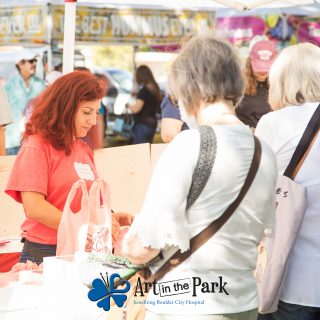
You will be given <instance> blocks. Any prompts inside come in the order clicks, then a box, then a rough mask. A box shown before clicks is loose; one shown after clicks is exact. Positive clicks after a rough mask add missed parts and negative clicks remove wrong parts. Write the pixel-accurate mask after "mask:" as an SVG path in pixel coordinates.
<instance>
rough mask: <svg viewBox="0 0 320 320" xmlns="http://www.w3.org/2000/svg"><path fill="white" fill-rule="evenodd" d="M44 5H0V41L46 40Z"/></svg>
mask: <svg viewBox="0 0 320 320" xmlns="http://www.w3.org/2000/svg"><path fill="white" fill-rule="evenodd" d="M46 12H47V7H46V6H31V7H30V6H28V7H22V6H21V7H20V6H17V7H11V8H10V7H0V43H5V44H11V43H44V42H46V21H47V19H46V17H47V14H46Z"/></svg>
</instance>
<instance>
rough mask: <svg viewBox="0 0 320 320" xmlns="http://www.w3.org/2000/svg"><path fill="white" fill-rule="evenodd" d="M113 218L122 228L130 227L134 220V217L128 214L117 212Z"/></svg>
mask: <svg viewBox="0 0 320 320" xmlns="http://www.w3.org/2000/svg"><path fill="white" fill-rule="evenodd" d="M112 217H113V218H114V219H115V220H116V221H117V222H118V223H119V225H120V227H124V226H130V225H131V224H132V222H133V219H134V216H132V215H131V214H129V213H126V212H116V213H114V214H113V215H112Z"/></svg>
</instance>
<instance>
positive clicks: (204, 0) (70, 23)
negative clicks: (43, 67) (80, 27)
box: [63, 0, 320, 72]
mask: <svg viewBox="0 0 320 320" xmlns="http://www.w3.org/2000/svg"><path fill="white" fill-rule="evenodd" d="M189 2H190V3H189ZM80 3H87V4H89V3H94V4H98V5H103V3H104V1H101V0H100V1H99V0H79V4H80ZM182 3H183V6H184V7H186V6H188V5H190V8H192V7H193V8H194V6H195V5H196V6H197V7H202V8H203V7H206V8H207V9H212V10H216V9H218V8H220V9H222V8H231V9H235V10H239V11H248V10H254V9H256V8H262V7H264V8H283V7H296V8H297V10H299V11H301V9H302V6H305V5H309V4H312V5H313V7H315V11H316V12H318V11H319V8H320V5H319V3H318V1H317V0H286V1H276V0H247V1H242V2H240V1H232V0H198V1H197V2H196V4H195V1H192V0H184V1H177V0H176V1H166V0H149V1H148V3H147V5H148V6H151V7H152V6H153V7H156V8H159V9H160V8H168V7H173V8H178V7H179V6H181V5H182ZM76 4H77V0H65V33H64V48H65V51H64V61H63V62H64V65H63V71H64V72H70V71H72V70H73V63H72V61H73V52H74V42H75V33H74V30H75V23H76V18H75V16H76ZM112 4H116V5H117V6H121V5H122V6H128V7H133V6H137V5H146V3H145V1H144V0H109V1H108V5H112ZM66 48H67V52H66Z"/></svg>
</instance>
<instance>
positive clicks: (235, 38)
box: [216, 16, 266, 44]
mask: <svg viewBox="0 0 320 320" xmlns="http://www.w3.org/2000/svg"><path fill="white" fill-rule="evenodd" d="M265 28H266V26H265V22H264V19H263V18H261V17H251V16H248V17H225V18H217V21H216V33H217V35H219V36H221V37H223V38H226V39H228V41H230V42H231V43H233V44H236V43H238V42H243V41H250V40H251V39H252V38H253V37H254V36H255V35H262V34H264V31H265Z"/></svg>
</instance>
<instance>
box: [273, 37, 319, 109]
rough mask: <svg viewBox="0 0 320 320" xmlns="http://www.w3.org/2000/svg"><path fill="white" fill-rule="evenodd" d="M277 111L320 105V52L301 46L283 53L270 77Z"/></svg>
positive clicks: (277, 59) (314, 48)
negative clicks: (287, 107)
mask: <svg viewBox="0 0 320 320" xmlns="http://www.w3.org/2000/svg"><path fill="white" fill-rule="evenodd" d="M269 84H270V88H269V104H270V106H271V107H272V109H273V110H277V109H281V108H283V107H286V106H290V105H302V104H304V103H305V102H316V101H320V48H319V47H317V46H315V45H313V44H311V43H300V44H297V45H293V46H290V47H288V48H285V49H283V50H282V52H281V53H280V55H279V56H278V57H277V58H276V60H275V62H274V63H273V64H272V66H271V69H270V73H269Z"/></svg>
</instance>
